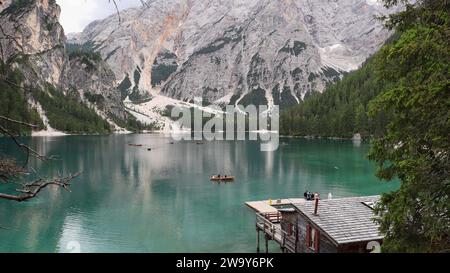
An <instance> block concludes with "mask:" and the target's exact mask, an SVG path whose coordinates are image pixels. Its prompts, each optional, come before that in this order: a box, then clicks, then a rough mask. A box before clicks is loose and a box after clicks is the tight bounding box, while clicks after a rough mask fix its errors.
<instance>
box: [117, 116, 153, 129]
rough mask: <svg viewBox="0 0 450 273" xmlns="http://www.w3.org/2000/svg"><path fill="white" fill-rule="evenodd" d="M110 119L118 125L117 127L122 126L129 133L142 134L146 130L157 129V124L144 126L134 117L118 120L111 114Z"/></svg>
mask: <svg viewBox="0 0 450 273" xmlns="http://www.w3.org/2000/svg"><path fill="white" fill-rule="evenodd" d="M109 118H110V119H111V120H112V121H113V122H114V123H115V124H117V126H120V127H121V128H125V129H127V130H128V131H131V132H136V133H139V132H142V131H144V130H148V131H151V130H154V129H157V128H156V126H155V124H150V125H147V124H143V123H142V122H140V121H138V120H137V119H136V118H135V117H134V116H131V115H130V116H129V117H128V118H126V119H125V120H124V119H122V118H118V117H117V116H115V115H113V114H110V115H109Z"/></svg>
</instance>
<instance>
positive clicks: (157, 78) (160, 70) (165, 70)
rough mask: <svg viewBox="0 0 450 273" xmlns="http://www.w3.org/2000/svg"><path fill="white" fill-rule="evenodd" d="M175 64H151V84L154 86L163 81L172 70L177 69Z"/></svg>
mask: <svg viewBox="0 0 450 273" xmlns="http://www.w3.org/2000/svg"><path fill="white" fill-rule="evenodd" d="M177 68H178V66H177V65H166V64H159V65H157V66H153V69H152V86H153V87H155V86H157V85H159V84H160V83H162V82H164V81H165V80H167V79H168V78H169V76H170V75H172V73H173V72H175V71H177Z"/></svg>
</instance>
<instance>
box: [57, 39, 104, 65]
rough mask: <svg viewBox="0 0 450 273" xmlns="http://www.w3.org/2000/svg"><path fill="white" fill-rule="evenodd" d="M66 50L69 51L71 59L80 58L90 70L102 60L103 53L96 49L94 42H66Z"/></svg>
mask: <svg viewBox="0 0 450 273" xmlns="http://www.w3.org/2000/svg"><path fill="white" fill-rule="evenodd" d="M66 50H67V52H68V53H69V59H70V60H73V59H80V61H81V63H83V64H85V65H86V66H87V69H88V70H94V69H95V68H96V67H97V63H98V62H100V61H101V60H102V55H101V54H100V53H99V52H96V51H94V49H93V48H92V44H89V43H86V44H83V45H78V44H69V43H68V44H66Z"/></svg>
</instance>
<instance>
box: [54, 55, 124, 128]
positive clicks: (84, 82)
mask: <svg viewBox="0 0 450 273" xmlns="http://www.w3.org/2000/svg"><path fill="white" fill-rule="evenodd" d="M115 82H116V78H115V76H114V73H113V72H112V71H111V69H110V68H109V66H108V65H107V64H106V63H105V62H104V61H102V60H86V59H83V58H80V57H73V58H71V59H70V61H69V66H68V71H67V73H66V75H65V79H64V86H63V87H64V90H68V91H71V90H72V91H75V92H77V93H78V94H77V96H78V97H80V98H81V99H82V100H83V101H86V102H90V103H91V104H93V103H95V106H96V107H97V108H98V110H99V111H100V114H101V115H102V116H105V117H107V115H106V114H107V113H109V114H113V115H115V116H116V117H118V118H121V119H123V120H125V119H126V118H128V117H129V114H128V113H127V112H126V111H125V110H124V106H123V102H122V100H121V95H120V91H119V90H118V89H117V88H115ZM102 113H106V114H105V115H103V114H102Z"/></svg>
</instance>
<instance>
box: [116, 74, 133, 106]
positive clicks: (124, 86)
mask: <svg viewBox="0 0 450 273" xmlns="http://www.w3.org/2000/svg"><path fill="white" fill-rule="evenodd" d="M131 86H132V84H131V81H130V77H129V76H128V75H127V76H126V77H125V79H123V81H122V82H121V83H120V84H119V86H118V87H117V88H118V89H119V90H120V97H121V98H122V100H125V98H126V97H127V96H128V91H129V89H130V87H131Z"/></svg>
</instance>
